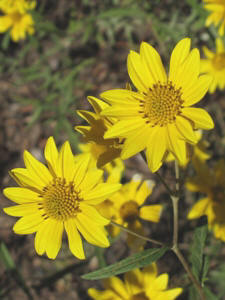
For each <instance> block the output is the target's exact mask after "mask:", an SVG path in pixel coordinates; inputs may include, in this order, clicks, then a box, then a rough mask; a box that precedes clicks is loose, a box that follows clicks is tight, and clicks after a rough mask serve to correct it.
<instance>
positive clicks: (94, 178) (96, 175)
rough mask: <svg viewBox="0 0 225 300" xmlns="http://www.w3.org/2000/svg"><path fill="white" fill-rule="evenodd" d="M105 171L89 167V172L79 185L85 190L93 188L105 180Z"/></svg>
mask: <svg viewBox="0 0 225 300" xmlns="http://www.w3.org/2000/svg"><path fill="white" fill-rule="evenodd" d="M103 173H104V172H103V170H99V169H97V168H96V169H89V170H88V172H86V174H85V176H84V179H83V180H82V182H81V184H80V185H79V188H80V189H81V190H85V191H86V192H87V191H90V190H92V189H93V188H94V187H95V186H96V185H97V184H99V183H100V182H101V181H103V178H102V176H103Z"/></svg>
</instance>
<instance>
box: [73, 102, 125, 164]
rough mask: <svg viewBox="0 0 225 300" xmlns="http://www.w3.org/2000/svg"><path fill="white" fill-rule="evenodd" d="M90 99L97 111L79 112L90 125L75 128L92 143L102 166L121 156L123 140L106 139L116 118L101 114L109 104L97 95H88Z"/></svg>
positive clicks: (92, 149) (97, 159) (92, 151)
mask: <svg viewBox="0 0 225 300" xmlns="http://www.w3.org/2000/svg"><path fill="white" fill-rule="evenodd" d="M88 101H89V102H90V104H91V105H92V107H93V108H94V111H95V112H94V113H93V112H89V111H85V110H78V111H77V112H78V114H79V115H80V116H81V117H82V118H83V119H85V120H86V121H87V122H88V123H89V124H90V126H76V127H75V129H76V130H77V131H79V132H80V133H81V134H82V135H83V136H84V140H85V142H90V143H91V144H90V147H91V148H90V150H91V153H92V156H93V157H95V159H96V161H97V167H98V168H101V167H103V166H105V165H106V164H107V163H109V162H112V161H113V160H115V159H116V158H118V157H120V153H121V148H122V144H123V141H122V140H121V139H118V138H112V139H107V140H106V139H104V133H105V132H106V131H107V129H108V128H110V127H111V126H112V125H113V124H114V123H115V119H114V118H108V117H104V116H101V115H100V113H101V111H102V110H103V109H104V108H106V107H108V106H109V105H108V104H106V103H105V102H103V101H101V100H99V99H97V98H95V97H88Z"/></svg>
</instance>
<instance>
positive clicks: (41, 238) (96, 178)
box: [4, 137, 120, 259]
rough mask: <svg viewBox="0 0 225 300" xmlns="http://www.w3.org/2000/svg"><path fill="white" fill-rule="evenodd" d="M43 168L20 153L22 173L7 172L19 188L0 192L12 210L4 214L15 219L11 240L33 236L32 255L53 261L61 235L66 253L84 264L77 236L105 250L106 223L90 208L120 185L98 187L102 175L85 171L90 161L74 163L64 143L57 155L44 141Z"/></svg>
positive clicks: (20, 169) (59, 246) (60, 242)
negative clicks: (67, 249)
mask: <svg viewBox="0 0 225 300" xmlns="http://www.w3.org/2000/svg"><path fill="white" fill-rule="evenodd" d="M45 159H46V161H47V164H48V167H46V166H45V165H43V164H42V163H40V162H39V161H37V160H36V159H35V158H34V157H33V156H32V155H31V154H30V153H29V152H28V151H25V152H24V162H25V166H26V168H17V169H13V170H12V171H11V175H12V177H13V178H14V179H15V181H16V182H17V183H18V184H19V186H20V187H10V188H6V189H4V194H5V196H6V197H7V198H9V199H10V200H12V201H13V202H15V203H17V204H18V205H15V206H11V207H7V208H4V211H5V212H6V213H7V214H8V215H11V216H14V217H20V219H19V220H18V221H17V222H16V224H15V225H14V227H13V230H14V232H15V233H17V234H31V233H34V232H36V236H35V249H36V251H37V253H38V254H39V255H42V254H44V253H45V252H46V254H47V256H48V257H49V258H51V259H55V257H56V256H57V254H58V252H59V250H60V248H61V244H62V235H63V231H64V229H65V230H66V233H67V236H68V241H69V248H70V250H71V252H72V253H73V254H74V255H75V256H76V257H78V258H79V259H84V258H85V255H84V250H83V245H82V239H81V235H82V236H83V237H84V239H85V240H87V242H89V243H90V244H93V245H97V246H99V247H108V246H109V241H108V239H107V232H106V229H105V228H104V226H105V225H107V224H108V223H109V220H107V219H105V218H104V217H103V216H101V215H100V214H99V213H98V212H97V210H96V208H95V207H96V205H98V204H99V203H101V202H102V201H104V200H105V199H106V198H108V197H109V196H111V194H113V193H115V192H117V191H118V189H120V184H109V183H102V175H103V171H101V170H99V169H97V168H91V169H90V168H89V162H90V157H88V156H86V158H85V159H79V160H77V161H76V162H75V160H74V156H73V154H72V151H71V148H70V145H69V143H68V142H65V143H64V145H63V146H62V148H61V150H60V151H59V152H58V150H57V148H56V145H55V142H54V139H53V138H52V137H50V138H49V139H48V142H47V144H46V147H45Z"/></svg>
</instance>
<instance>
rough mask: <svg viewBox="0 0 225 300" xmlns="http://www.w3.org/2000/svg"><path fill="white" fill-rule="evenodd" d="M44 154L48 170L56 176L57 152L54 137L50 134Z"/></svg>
mask: <svg viewBox="0 0 225 300" xmlns="http://www.w3.org/2000/svg"><path fill="white" fill-rule="evenodd" d="M44 155H45V159H46V161H47V163H48V167H49V170H50V171H51V172H52V173H53V174H55V175H56V176H57V174H58V164H57V162H58V157H59V153H58V150H57V148H56V144H55V141H54V138H53V137H52V136H51V137H50V138H48V140H47V143H46V146H45V152H44Z"/></svg>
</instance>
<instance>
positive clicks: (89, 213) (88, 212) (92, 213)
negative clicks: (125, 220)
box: [80, 203, 110, 226]
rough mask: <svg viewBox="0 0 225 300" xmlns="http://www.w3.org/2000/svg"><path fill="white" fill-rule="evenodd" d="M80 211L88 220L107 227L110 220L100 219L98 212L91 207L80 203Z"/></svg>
mask: <svg viewBox="0 0 225 300" xmlns="http://www.w3.org/2000/svg"><path fill="white" fill-rule="evenodd" d="M80 210H81V212H82V214H84V215H85V216H86V217H88V218H89V219H93V220H94V221H95V222H96V223H97V224H99V225H100V226H105V225H108V224H109V222H110V220H107V219H106V218H104V217H102V216H101V215H100V214H99V212H98V211H97V210H96V209H95V208H94V207H93V206H91V205H86V204H84V203H80Z"/></svg>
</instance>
